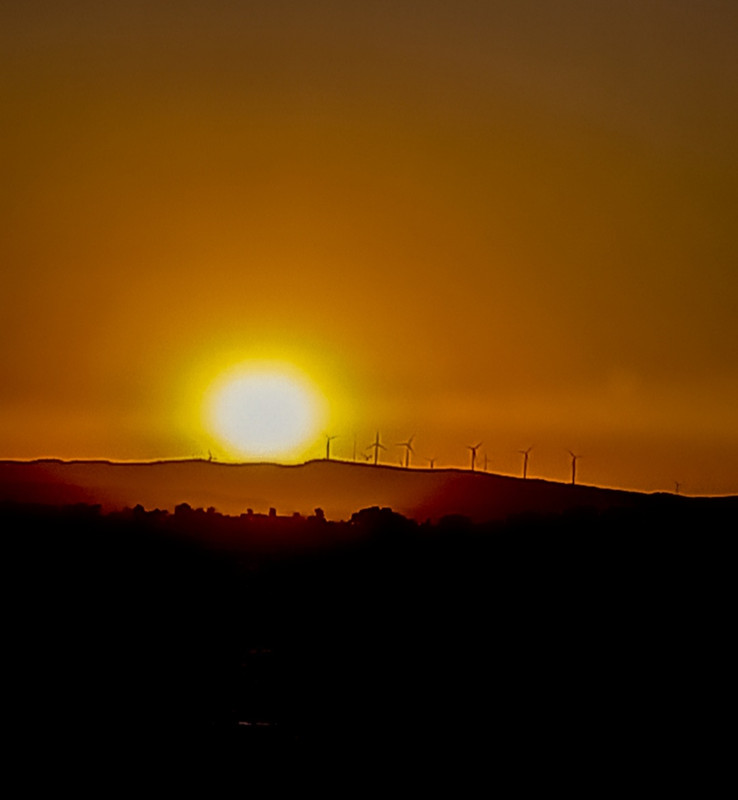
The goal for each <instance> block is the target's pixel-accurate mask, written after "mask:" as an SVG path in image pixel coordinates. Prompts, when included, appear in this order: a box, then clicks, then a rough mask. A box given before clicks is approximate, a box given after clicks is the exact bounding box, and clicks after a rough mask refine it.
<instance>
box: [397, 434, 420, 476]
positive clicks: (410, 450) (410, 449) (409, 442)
mask: <svg viewBox="0 0 738 800" xmlns="http://www.w3.org/2000/svg"><path fill="white" fill-rule="evenodd" d="M414 438H415V434H413V435H412V436H411V437H410V438H409V439H408V440H407V441H406V442H397V444H396V445H395V447H404V448H405V469H408V468H409V467H410V453H414V452H415V450H413V439H414Z"/></svg>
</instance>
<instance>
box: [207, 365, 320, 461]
mask: <svg viewBox="0 0 738 800" xmlns="http://www.w3.org/2000/svg"><path fill="white" fill-rule="evenodd" d="M202 412H203V422H204V426H205V428H206V430H207V431H208V432H209V434H210V435H211V436H212V437H213V438H214V440H215V441H216V442H217V443H218V444H219V445H220V446H221V447H222V448H223V449H224V450H225V451H227V453H228V454H229V455H232V456H236V457H237V456H241V457H244V456H245V457H248V458H259V459H262V458H276V459H296V458H299V457H300V456H301V455H302V454H303V453H304V452H305V450H306V448H308V447H310V446H311V445H312V444H314V443H315V441H316V438H317V437H318V436H319V435H320V433H321V430H322V428H323V427H324V425H325V421H326V417H327V401H326V399H325V397H324V396H323V395H322V393H321V392H320V391H319V390H318V389H317V387H316V386H315V385H314V384H313V383H312V382H311V381H310V379H309V378H308V377H307V376H306V375H304V374H303V373H301V372H300V371H299V370H297V369H295V368H294V367H292V366H291V365H288V364H284V363H274V362H246V363H243V364H239V365H237V366H235V367H233V368H231V369H230V370H227V371H225V372H224V373H223V374H221V375H220V376H219V377H218V378H217V380H215V381H214V382H213V383H212V384H211V385H210V387H209V389H208V391H207V393H206V396H205V402H204V404H203V409H202Z"/></svg>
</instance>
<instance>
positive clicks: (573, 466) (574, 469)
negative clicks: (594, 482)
mask: <svg viewBox="0 0 738 800" xmlns="http://www.w3.org/2000/svg"><path fill="white" fill-rule="evenodd" d="M567 452H568V453H569V455H570V456H571V485H572V486H573V485H574V484H575V483H576V481H577V459H579V458H581V456H578V455H575V454H574V453H572V452H571V450H568V451H567Z"/></svg>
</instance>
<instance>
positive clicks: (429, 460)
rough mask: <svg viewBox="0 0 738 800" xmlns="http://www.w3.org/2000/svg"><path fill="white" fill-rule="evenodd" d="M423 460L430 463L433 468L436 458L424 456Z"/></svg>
mask: <svg viewBox="0 0 738 800" xmlns="http://www.w3.org/2000/svg"><path fill="white" fill-rule="evenodd" d="M425 460H426V461H427V462H428V463H429V464H430V468H431V469H435V466H436V459H435V458H428V457H427V456H426V457H425Z"/></svg>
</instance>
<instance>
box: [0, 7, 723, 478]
mask: <svg viewBox="0 0 738 800" xmlns="http://www.w3.org/2000/svg"><path fill="white" fill-rule="evenodd" d="M0 59H1V69H0V86H1V88H2V104H3V124H2V133H1V137H2V138H1V140H0V141H1V142H2V148H1V149H0V164H1V169H2V184H1V190H0V203H2V214H1V216H0V225H1V226H2V233H1V235H0V248H1V249H0V257H1V261H0V263H1V264H2V291H1V292H0V309H1V313H0V325H1V326H2V338H1V339H0V369H1V370H2V372H1V374H2V382H1V384H0V458H24V459H26V458H35V457H42V456H56V457H61V458H80V457H94V458H99V457H103V458H116V459H150V458H167V457H174V458H180V457H189V456H203V455H207V450H208V449H209V448H210V449H212V450H213V452H214V453H215V454H216V456H218V457H221V458H223V459H225V458H228V457H229V454H228V453H227V452H225V451H222V450H219V449H218V443H217V442H214V441H213V440H212V438H209V436H208V434H207V432H206V431H205V430H204V427H203V422H202V403H203V396H204V395H205V393H206V391H207V388H208V386H209V385H210V383H211V382H212V381H213V380H215V379H216V378H217V376H218V375H219V373H220V372H221V371H223V370H225V369H227V368H229V367H230V366H231V365H233V364H234V363H238V362H241V361H247V360H249V359H252V358H269V359H276V360H281V361H285V362H288V363H291V364H294V365H295V366H296V367H297V368H299V369H301V370H303V371H304V372H305V373H306V374H308V375H309V376H310V377H311V379H312V380H313V381H314V383H315V385H316V386H317V387H318V388H319V389H320V391H321V392H323V393H324V394H325V397H326V399H327V401H328V404H329V407H330V418H329V419H328V420H327V422H326V430H329V431H330V432H332V433H334V434H338V435H339V436H340V438H338V439H336V440H335V441H333V442H332V449H333V452H334V453H335V455H336V456H337V457H351V454H352V446H353V434H354V432H356V434H357V436H358V442H359V445H360V449H363V447H364V446H365V445H367V444H369V442H370V441H371V440H372V439H373V438H374V434H375V432H376V431H377V430H379V431H380V432H381V436H382V438H383V440H384V441H385V443H387V444H388V445H389V444H391V443H394V442H398V441H401V440H404V439H406V438H407V437H408V436H410V435H411V434H415V435H416V439H415V443H416V463H417V465H418V466H420V465H421V464H422V463H423V462H422V460H421V458H422V456H433V457H435V458H436V459H437V462H436V463H437V465H443V464H446V465H466V464H467V463H468V456H469V453H468V451H467V450H465V446H466V445H468V444H475V443H476V442H477V441H479V440H482V441H483V443H484V444H483V446H482V448H480V455H479V459H480V461H479V462H478V463H480V462H481V459H482V458H483V457H484V454H485V453H486V456H487V459H488V465H489V469H490V470H491V471H495V472H503V473H511V474H519V472H520V467H521V456H520V454H519V453H518V450H520V449H523V448H527V447H528V446H530V445H533V446H534V449H533V450H532V451H531V460H530V474H531V475H533V476H540V477H547V478H553V479H562V480H564V479H566V478H567V476H568V474H569V456H568V454H567V452H566V450H567V449H572V450H574V451H575V452H578V453H581V455H582V459H581V461H580V462H579V464H578V475H579V476H580V478H581V481H582V482H583V483H595V484H600V485H609V486H620V487H628V488H635V489H643V490H649V491H650V490H666V491H672V490H673V489H674V481H680V482H681V483H682V487H683V491H685V492H689V493H727V492H731V493H732V492H737V491H738V413H737V412H736V409H738V353H737V352H736V351H737V347H736V344H737V342H738V313H737V312H738V4H736V3H734V2H731V1H730V0H725V1H724V2H719V1H718V0H707V1H706V2H696V0H693V2H683V1H681V0H662V1H661V2H656V1H655V0H638V1H636V0H617V2H615V1H613V2H598V1H597V0H569V1H567V0H562V1H561V2H545V0H539V1H538V2H531V1H530V0H514V1H513V0H510V2H494V0H485V1H484V2H483V1H482V0H478V1H475V0H455V1H454V2H448V1H445V2H440V0H423V2H420V1H419V0H416V1H415V2H411V1H410V0H392V2H389V1H387V2H384V1H383V0H374V1H373V2H345V1H344V2H339V1H338V0H336V1H335V2H328V1H322V0H319V1H318V2H280V0H269V2H235V0H234V1H233V2H228V1H227V0H208V2H195V1H194V0H180V1H179V2H176V3H171V2H166V3H165V2H157V1H156V0H150V1H148V2H131V1H130V0H129V1H128V2H124V3H100V2H92V1H91V0H90V1H89V2H84V1H79V2H75V1H74V0H72V1H71V2H61V3H60V2H51V0H47V1H46V2H37V1H35V0H26V1H25V2H18V3H5V4H3V6H2V9H0ZM323 432H324V431H323V430H321V431H319V432H318V434H317V435H316V438H315V440H314V441H313V442H311V443H310V445H309V447H307V448H306V450H305V451H304V452H300V453H296V454H295V459H298V458H299V459H302V458H307V457H319V456H321V455H322V454H323V452H324V447H325V440H324V438H323ZM401 456H402V451H401V450H400V449H399V448H392V447H391V448H390V449H389V450H388V451H387V454H386V458H387V460H388V461H389V462H390V463H396V462H398V461H399V459H400V458H401Z"/></svg>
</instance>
